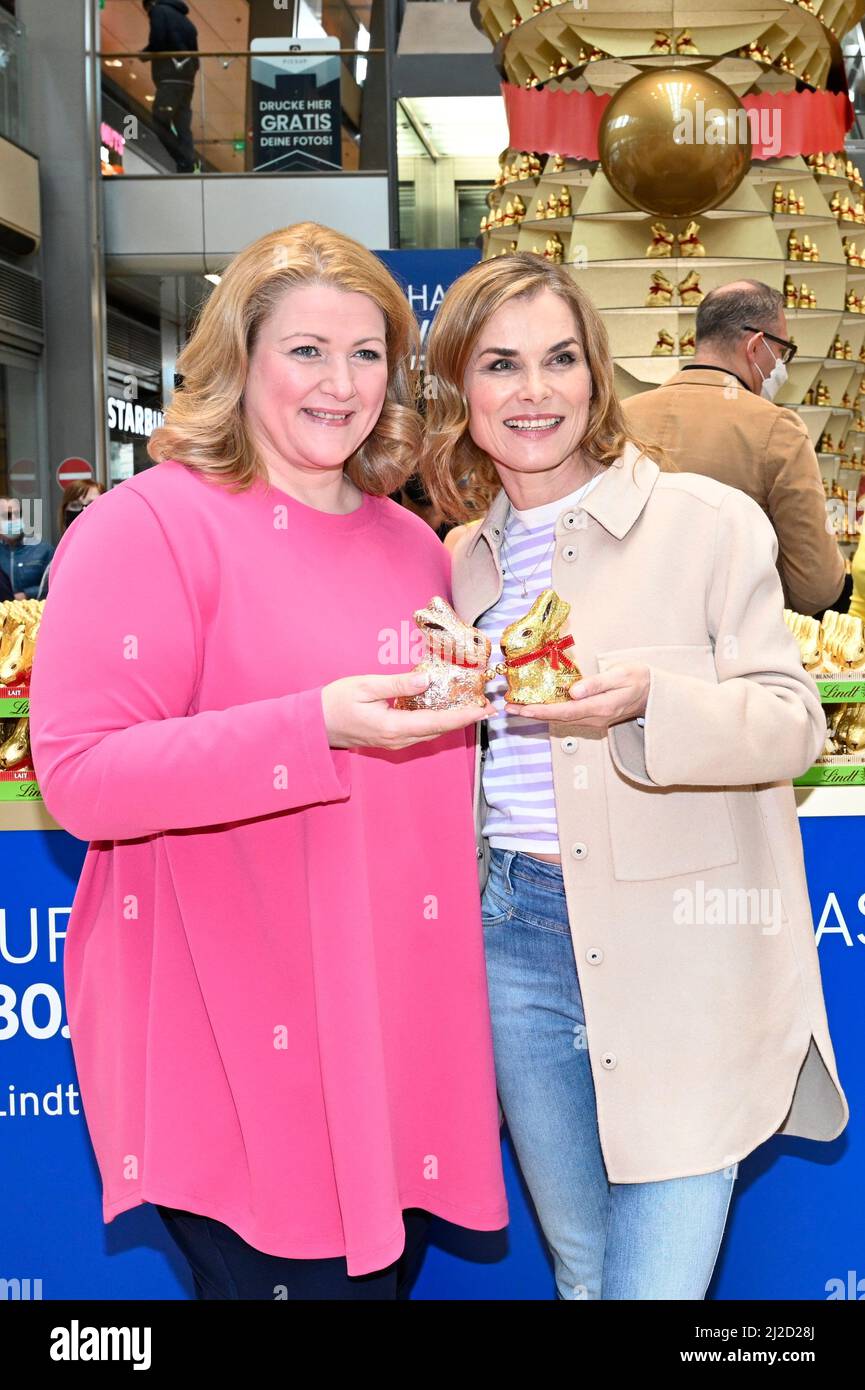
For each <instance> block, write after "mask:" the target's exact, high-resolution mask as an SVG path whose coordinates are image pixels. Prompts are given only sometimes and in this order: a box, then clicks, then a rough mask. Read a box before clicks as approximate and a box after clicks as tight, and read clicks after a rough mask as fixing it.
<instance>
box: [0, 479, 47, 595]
mask: <svg viewBox="0 0 865 1390" xmlns="http://www.w3.org/2000/svg"><path fill="white" fill-rule="evenodd" d="M53 553H54V551H53V548H52V547H51V546H50V545H49V544H48V542H47V541H44V540H36V539H31V537H29V536H28V535H27V534H26V528H25V523H24V517H23V516H22V514H21V502H20V500H19V499H18V498H17V497H0V571H2V572H3V574H4V575H5V576H6V578H7V579H8V581H9V583H10V585H11V587H12V597H14V598H37V597H38V595H39V587H40V584H41V582H42V576H43V574H44V572H45V569H46V567H47V565H48V562H49V560H50V559H51V556H52V555H53Z"/></svg>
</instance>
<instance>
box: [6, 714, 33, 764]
mask: <svg viewBox="0 0 865 1390" xmlns="http://www.w3.org/2000/svg"><path fill="white" fill-rule="evenodd" d="M8 725H11V728H10V731H9V733H8V734H6V735H5V736H4V735H3V734H2V733H0V772H8V771H9V769H10V768H13V767H20V766H21V764H22V763H27V762H29V761H30V718H29V716H28V715H26V714H25V715H24V716H23V717H22V718H21V719H17V720H15V722H14V723H12V721H11V720H10V721H8V724H7V727H8ZM3 728H4V725H3V722H2V721H0V730H2V729H3Z"/></svg>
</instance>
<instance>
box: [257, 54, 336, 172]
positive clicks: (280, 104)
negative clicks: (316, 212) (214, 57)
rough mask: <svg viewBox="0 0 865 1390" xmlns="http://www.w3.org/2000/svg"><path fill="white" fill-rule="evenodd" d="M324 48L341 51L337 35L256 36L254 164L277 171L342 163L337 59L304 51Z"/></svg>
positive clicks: (267, 170)
mask: <svg viewBox="0 0 865 1390" xmlns="http://www.w3.org/2000/svg"><path fill="white" fill-rule="evenodd" d="M286 48H289V49H290V50H291V51H290V52H289V53H286V52H285V49H286ZM321 48H334V49H337V50H338V49H339V39H337V38H331V37H322V38H317V39H295V40H291V41H289V40H287V39H276V38H267V39H253V40H252V51H253V53H255V54H256V56H255V57H254V58H253V59H252V60H251V72H250V86H251V104H252V154H253V168H255V169H261V170H263V171H265V172H273V173H276V172H278V171H282V170H288V169H339V168H340V167H341V165H342V141H341V132H340V120H341V115H340V113H341V107H340V91H339V74H340V65H339V58H338V57H337V56H336V55H334V57H332V58H331V57H329V56H323V57H322V56H318V57H312V56H310V55H309V53H308V52H306V50H308V49H321ZM274 49H276V50H280V49H281V50H283V51H282V52H281V53H279V52H277V53H274V52H273V50H274ZM258 55H260V56H258Z"/></svg>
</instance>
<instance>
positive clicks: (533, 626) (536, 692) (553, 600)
mask: <svg viewBox="0 0 865 1390" xmlns="http://www.w3.org/2000/svg"><path fill="white" fill-rule="evenodd" d="M570 611H571V605H570V604H569V603H566V602H565V600H564V599H563V598H559V595H558V594H557V593H556V592H555V590H554V589H544V591H543V593H542V594H539V595H538V597H537V598H536V599H535V601H534V603H533V604H532V606H531V608H530V609H529V611H528V613H527V614H526V615H525V617H524V618H517V620H516V622H513V623H511V624H510V626H509V627H506V628H505V630H504V632H503V633H502V636H501V648H502V652H503V654H504V658H505V661H504V665H500V666H497V667H496V668H495V669H496V673H497V674H498V675H502V676H507V682H508V684H507V692H506V695H505V699H506V700H508V701H509V703H510V704H512V705H551V704H560V703H561V702H562V701H563V700H567V699H568V698H569V696H568V691H569V690H570V688H571V686H572V685H573V684H574V682H575V681H579V680H582V675H581V674H580V671H579V669H578V668H577V666H576V664H575V663H574V662H573V661H572V660H571V659H570V657H569V656H568V655H567V654H566V652H565V648H566V647H570V646H573V642H574V639H573V637H570V636H565V637H560V636H559V630H560V629H561V627H562V625H563V623H564V622H565V619H566V618H567V616H568V614H569V613H570Z"/></svg>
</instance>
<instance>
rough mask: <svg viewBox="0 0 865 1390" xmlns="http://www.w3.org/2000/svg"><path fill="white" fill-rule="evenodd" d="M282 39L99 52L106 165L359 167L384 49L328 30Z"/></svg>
mask: <svg viewBox="0 0 865 1390" xmlns="http://www.w3.org/2000/svg"><path fill="white" fill-rule="evenodd" d="M278 43H279V47H272V48H271V47H270V46H269V44H268V46H266V47H265V46H264V45H262V46H261V47H259V46H257V45H256V46H255V47H254V48H253V49H250V50H246V51H243V52H224V53H196V54H191V53H188V52H186V53H184V52H172V53H160V54H151V53H148V54H141V53H102V54H100V68H101V73H102V99H103V107H102V123H101V132H100V159H101V164H102V172H103V173H104V174H106V175H115V174H165V173H173V172H175V171H176V172H177V173H196V172H200V173H208V174H210V173H212V174H238V173H250V172H263V173H288V172H303V171H307V170H318V171H322V172H327V171H328V170H330V171H334V170H341V171H342V170H354V169H359V168H361V165H362V160H361V154H362V151H361V128H362V115H363V102H364V97H365V94H366V91H367V90H368V89H369V90H370V91H372V90H375V91H376V92H377V93H381V94H383V92H384V87H385V82H384V71H383V69H384V63H385V50H384V49H381V48H375V49H372V48H367V49H361V48H342V47H340V46H339V43H340V41H339V40H338V39H336V38H335V39H333V40H329V39H327V38H321V37H319V38H316V39H307V40H302V39H298V40H291V39H280V40H279V41H278ZM376 99H377V100H378V99H379V98H378V97H377V98H376ZM377 163H378V167H379V168H382V167H384V163H385V161H384V160H380V161H377ZM363 164H364V167H369V166H370V161H369V160H367V161H363Z"/></svg>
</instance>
